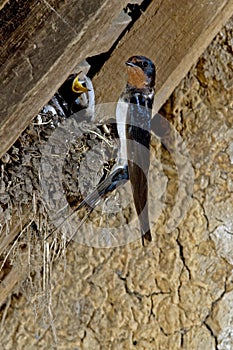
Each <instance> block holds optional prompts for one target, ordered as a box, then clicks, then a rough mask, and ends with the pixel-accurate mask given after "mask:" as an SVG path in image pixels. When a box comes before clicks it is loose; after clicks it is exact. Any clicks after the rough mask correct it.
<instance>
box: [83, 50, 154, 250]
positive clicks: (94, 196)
mask: <svg viewBox="0 0 233 350" xmlns="http://www.w3.org/2000/svg"><path fill="white" fill-rule="evenodd" d="M126 66H127V74H128V79H127V84H126V87H125V90H124V91H123V93H122V94H121V96H120V99H119V101H118V104H117V109H116V122H117V131H118V135H119V139H120V146H119V151H118V159H117V162H116V165H115V166H114V168H113V169H112V171H111V172H110V174H109V175H108V176H107V178H106V179H105V180H103V181H102V182H100V184H99V185H98V186H97V187H96V189H95V190H94V191H93V192H92V193H91V194H90V195H88V196H87V197H86V198H85V199H84V200H83V201H82V202H81V203H80V205H79V206H78V208H77V210H78V209H80V208H81V207H89V208H92V209H94V207H95V206H96V205H97V204H98V203H99V201H100V200H101V198H103V197H104V196H105V195H106V194H107V193H109V192H112V191H113V190H114V189H116V188H117V187H118V186H121V185H123V184H124V183H125V182H126V181H127V180H130V182H131V187H132V192H133V198H134V204H135V208H136V211H137V215H138V217H139V223H140V229H141V236H142V244H143V245H144V239H146V240H148V241H151V239H152V238H151V232H150V226H149V218H148V182H147V175H148V170H149V165H150V153H149V148H150V129H151V117H152V105H153V100H154V86H155V76H156V72H155V66H154V64H153V62H152V61H151V60H150V59H148V58H146V57H144V56H132V57H130V58H129V59H128V60H127V61H126Z"/></svg>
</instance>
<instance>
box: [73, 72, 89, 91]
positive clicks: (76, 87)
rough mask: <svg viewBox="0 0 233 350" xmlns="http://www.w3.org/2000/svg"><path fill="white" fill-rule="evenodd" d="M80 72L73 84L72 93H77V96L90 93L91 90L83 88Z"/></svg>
mask: <svg viewBox="0 0 233 350" xmlns="http://www.w3.org/2000/svg"><path fill="white" fill-rule="evenodd" d="M80 73H81V72H79V73H78V74H77V76H76V77H75V78H74V80H73V82H72V91H73V92H75V93H76V94H83V93H84V92H88V91H89V90H88V89H87V88H86V87H85V86H83V82H82V81H80V80H79V74H80Z"/></svg>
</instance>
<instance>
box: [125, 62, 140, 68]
mask: <svg viewBox="0 0 233 350" xmlns="http://www.w3.org/2000/svg"><path fill="white" fill-rule="evenodd" d="M125 64H126V66H130V67H134V68H135V67H136V68H138V66H136V64H134V63H133V62H129V61H126V62H125Z"/></svg>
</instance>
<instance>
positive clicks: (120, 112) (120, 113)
mask: <svg viewBox="0 0 233 350" xmlns="http://www.w3.org/2000/svg"><path fill="white" fill-rule="evenodd" d="M127 111H128V103H127V102H124V101H123V100H122V99H121V98H120V99H119V101H118V103H117V107H116V122H117V131H118V135H119V139H120V147H119V151H118V162H117V163H118V164H120V165H127V148H126V118H127Z"/></svg>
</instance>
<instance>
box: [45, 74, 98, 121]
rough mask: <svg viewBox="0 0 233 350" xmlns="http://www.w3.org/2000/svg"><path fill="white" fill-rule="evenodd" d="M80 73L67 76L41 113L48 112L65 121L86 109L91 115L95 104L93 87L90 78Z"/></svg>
mask: <svg viewBox="0 0 233 350" xmlns="http://www.w3.org/2000/svg"><path fill="white" fill-rule="evenodd" d="M80 73H81V72H79V73H78V74H71V75H69V77H68V78H67V79H66V80H65V81H64V83H63V84H62V85H61V86H60V88H59V89H58V91H57V92H56V93H55V95H54V96H53V97H52V98H51V100H50V101H49V103H48V104H47V105H45V106H44V107H43V109H42V113H45V114H46V112H48V111H50V112H51V113H52V114H54V115H56V114H57V115H59V116H60V117H62V118H63V119H66V118H68V117H70V116H71V115H72V114H73V113H76V112H79V111H80V110H82V109H88V112H89V111H91V115H93V113H94V104H95V96H94V89H93V85H92V82H91V80H90V78H88V77H87V76H86V75H85V74H80ZM80 75H82V77H81V78H80Z"/></svg>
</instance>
